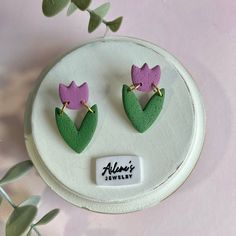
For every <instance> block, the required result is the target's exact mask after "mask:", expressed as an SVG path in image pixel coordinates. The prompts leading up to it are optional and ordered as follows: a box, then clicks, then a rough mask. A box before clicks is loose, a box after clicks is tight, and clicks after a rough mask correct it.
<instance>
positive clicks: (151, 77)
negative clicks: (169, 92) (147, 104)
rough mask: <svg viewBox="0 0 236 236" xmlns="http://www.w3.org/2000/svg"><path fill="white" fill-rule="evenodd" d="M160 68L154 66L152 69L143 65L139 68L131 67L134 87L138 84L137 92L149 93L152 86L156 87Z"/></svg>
mask: <svg viewBox="0 0 236 236" xmlns="http://www.w3.org/2000/svg"><path fill="white" fill-rule="evenodd" d="M160 76H161V68H160V66H159V65H156V66H155V67H153V68H152V69H150V68H149V67H148V64H147V63H145V64H144V65H143V66H142V67H141V68H139V67H137V66H135V65H133V66H132V69H131V78H132V82H133V84H134V85H138V84H140V87H138V88H137V90H139V91H142V92H150V91H152V90H153V85H155V86H157V84H158V83H159V81H160Z"/></svg>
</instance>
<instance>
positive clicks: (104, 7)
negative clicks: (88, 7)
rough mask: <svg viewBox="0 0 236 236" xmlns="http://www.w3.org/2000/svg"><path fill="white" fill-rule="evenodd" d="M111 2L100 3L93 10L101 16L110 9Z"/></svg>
mask: <svg viewBox="0 0 236 236" xmlns="http://www.w3.org/2000/svg"><path fill="white" fill-rule="evenodd" d="M110 6H111V4H110V3H109V2H107V3H104V4H102V5H101V6H100V7H98V8H96V9H95V10H93V12H94V13H95V14H96V15H98V16H100V17H101V18H103V17H104V16H105V15H106V14H107V12H108V11H109V9H110Z"/></svg>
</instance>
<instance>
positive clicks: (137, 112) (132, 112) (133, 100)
mask: <svg viewBox="0 0 236 236" xmlns="http://www.w3.org/2000/svg"><path fill="white" fill-rule="evenodd" d="M160 91H161V93H162V96H160V95H159V94H158V93H154V94H153V95H152V97H151V98H150V99H149V101H148V102H147V104H146V105H145V107H144V108H142V106H141V105H140V103H139V101H138V99H137V97H136V95H135V93H134V92H133V91H130V87H129V86H127V85H125V84H124V85H123V89H122V100H123V106H124V110H125V113H126V115H127V116H128V118H129V120H130V121H131V123H132V125H133V126H134V128H135V129H136V130H137V131H139V132H140V133H143V132H145V131H146V130H147V129H148V128H149V127H150V126H151V125H152V124H153V123H154V122H155V120H156V119H157V117H158V116H159V114H160V112H161V110H162V107H163V103H164V100H165V89H163V88H162V89H161V90H160Z"/></svg>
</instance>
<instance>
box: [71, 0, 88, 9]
mask: <svg viewBox="0 0 236 236" xmlns="http://www.w3.org/2000/svg"><path fill="white" fill-rule="evenodd" d="M71 2H73V3H74V4H75V5H76V6H77V7H78V8H79V9H80V10H81V11H85V10H86V9H88V7H89V5H90V3H91V2H92V0H72V1H71Z"/></svg>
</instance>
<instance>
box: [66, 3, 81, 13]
mask: <svg viewBox="0 0 236 236" xmlns="http://www.w3.org/2000/svg"><path fill="white" fill-rule="evenodd" d="M77 9H78V7H77V6H76V5H75V4H74V3H73V2H71V3H70V5H69V7H68V10H67V16H70V15H72V14H73V13H74V12H75V11H76V10H77Z"/></svg>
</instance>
